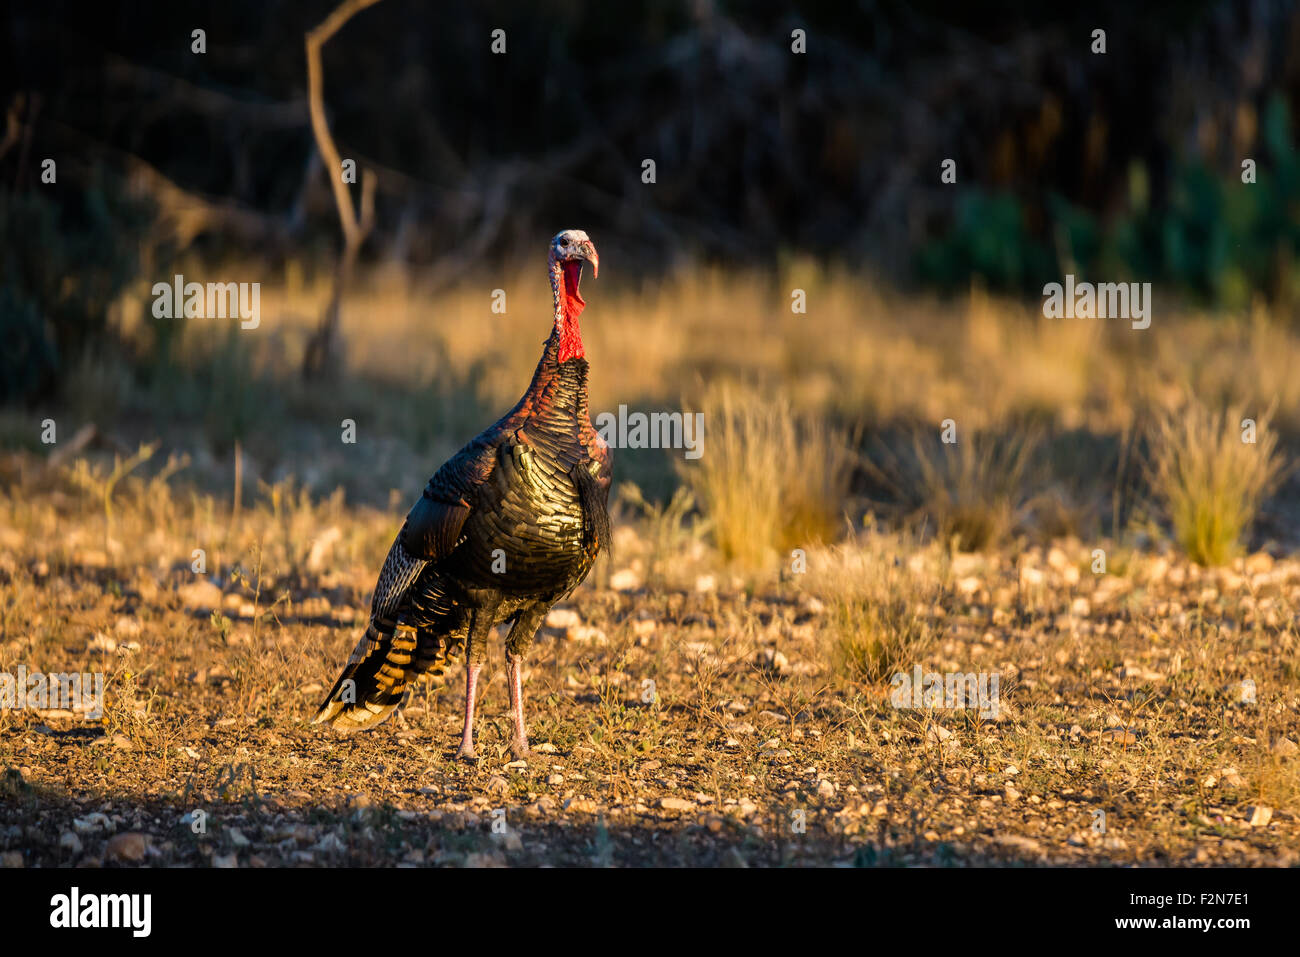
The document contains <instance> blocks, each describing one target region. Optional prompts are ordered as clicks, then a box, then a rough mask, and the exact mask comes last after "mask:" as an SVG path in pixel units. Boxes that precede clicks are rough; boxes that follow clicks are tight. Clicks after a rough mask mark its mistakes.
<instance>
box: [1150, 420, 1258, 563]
mask: <svg viewBox="0 0 1300 957" xmlns="http://www.w3.org/2000/svg"><path fill="white" fill-rule="evenodd" d="M1244 418H1245V416H1244V413H1243V407H1242V406H1234V407H1232V408H1229V409H1226V410H1221V411H1219V412H1211V411H1210V410H1209V409H1208V408H1206V406H1205V405H1204V404H1203V403H1201V402H1199V401H1197V400H1195V399H1191V400H1189V401H1188V402H1187V403H1186V404H1185V405H1184V406H1183V408H1182V409H1180V410H1166V411H1163V412H1161V413H1158V414H1157V415H1156V416H1155V418H1154V424H1153V425H1152V427H1151V429H1150V433H1149V442H1150V446H1151V451H1150V461H1149V462H1148V467H1147V471H1148V478H1149V481H1150V483H1151V488H1152V490H1153V491H1154V492H1155V494H1156V496H1157V497H1158V498H1159V499H1160V501H1161V503H1162V504H1163V506H1164V508H1165V511H1166V512H1167V514H1168V516H1169V521H1170V523H1171V524H1172V526H1173V532H1174V538H1175V539H1176V540H1177V542H1178V544H1179V546H1180V547H1181V548H1182V549H1183V551H1184V552H1185V553H1186V554H1187V557H1188V558H1190V559H1191V560H1192V561H1194V562H1197V563H1199V564H1201V565H1223V564H1226V563H1227V562H1229V561H1230V560H1231V559H1232V558H1234V557H1235V556H1236V555H1237V554H1238V553H1239V551H1240V550H1241V541H1242V538H1243V536H1244V535H1245V533H1246V532H1247V530H1248V529H1249V527H1250V525H1251V523H1252V522H1253V521H1254V519H1255V516H1256V514H1257V513H1258V512H1259V507H1260V505H1261V504H1262V503H1263V501H1264V499H1265V498H1267V497H1268V495H1269V494H1270V493H1271V492H1272V491H1273V489H1274V488H1275V487H1276V485H1277V482H1278V480H1279V479H1280V478H1281V473H1282V463H1281V459H1280V456H1279V454H1278V449H1277V433H1276V432H1275V431H1274V430H1273V429H1272V428H1270V425H1271V421H1272V410H1271V409H1270V410H1269V411H1268V412H1266V413H1265V414H1264V415H1263V416H1262V417H1261V418H1260V419H1259V420H1258V421H1257V422H1256V427H1255V437H1256V440H1255V442H1254V443H1250V442H1247V441H1245V440H1244V438H1243V433H1244V427H1243V426H1242V421H1243V419H1244Z"/></svg>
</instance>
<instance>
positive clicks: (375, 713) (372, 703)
mask: <svg viewBox="0 0 1300 957" xmlns="http://www.w3.org/2000/svg"><path fill="white" fill-rule="evenodd" d="M458 650H459V649H458V647H457V645H456V644H455V643H453V642H448V641H443V640H440V639H438V638H437V637H436V636H434V635H433V634H432V633H430V632H427V631H416V629H414V628H412V627H410V626H408V625H400V626H396V627H394V626H392V625H386V623H384V622H380V621H376V620H372V621H371V622H370V625H369V626H368V627H367V628H366V632H365V634H364V635H363V636H362V638H361V641H360V642H358V643H357V647H356V649H355V650H354V651H353V652H352V656H351V657H350V658H349V659H348V663H347V666H346V667H344V669H343V673H342V674H341V675H339V678H338V680H337V681H336V682H334V687H333V688H331V689H330V693H329V694H328V695H327V696H326V698H325V701H324V702H322V704H321V706H320V708H319V709H318V710H317V712H316V716H315V717H314V718H313V719H312V724H329V725H332V726H333V727H334V728H336V729H337V730H340V731H361V730H364V729H367V728H373V727H374V726H376V725H378V724H382V723H383V722H384V721H386V720H387V719H388V717H389V716H390V715H391V714H392V713H393V711H394V710H396V709H397V708H398V707H399V706H400V705H401V704H402V702H403V701H404V700H405V698H406V693H407V689H408V688H409V686H410V683H411V681H412V680H413V679H415V678H416V677H417V676H419V675H421V674H424V673H426V672H427V673H429V674H430V675H432V677H433V678H434V679H435V684H437V685H441V684H442V683H443V682H444V681H445V675H446V671H447V666H448V664H449V663H450V661H451V660H452V659H454V658H455V657H456V652H457V651H458Z"/></svg>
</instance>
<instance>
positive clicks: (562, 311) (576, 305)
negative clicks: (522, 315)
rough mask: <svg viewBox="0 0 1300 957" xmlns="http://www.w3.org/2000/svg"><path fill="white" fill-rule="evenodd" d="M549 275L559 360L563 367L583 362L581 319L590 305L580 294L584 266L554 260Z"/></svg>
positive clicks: (584, 353)
mask: <svg viewBox="0 0 1300 957" xmlns="http://www.w3.org/2000/svg"><path fill="white" fill-rule="evenodd" d="M550 272H551V297H552V299H553V300H554V302H555V329H554V335H555V337H556V339H557V341H558V343H559V353H558V359H559V361H560V362H561V363H565V362H568V361H569V360H570V359H581V358H583V357H584V356H585V355H586V352H585V350H584V349H583V347H582V330H581V328H579V326H578V317H579V316H580V315H582V310H583V309H584V308H585V307H586V305H587V303H586V302H585V301H584V300H583V298H582V294H581V293H580V292H578V280H579V279H580V278H581V277H582V263H581V262H580V261H578V260H570V261H568V262H556V261H555V260H552V261H551V264H550Z"/></svg>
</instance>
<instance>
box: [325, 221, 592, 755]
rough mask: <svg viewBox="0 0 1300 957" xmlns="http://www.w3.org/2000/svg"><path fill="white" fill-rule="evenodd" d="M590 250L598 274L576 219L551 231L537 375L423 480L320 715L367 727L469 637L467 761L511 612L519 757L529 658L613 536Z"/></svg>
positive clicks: (346, 726) (440, 668)
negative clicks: (496, 643) (584, 290)
mask: <svg viewBox="0 0 1300 957" xmlns="http://www.w3.org/2000/svg"><path fill="white" fill-rule="evenodd" d="M584 261H585V262H589V263H591V268H592V274H593V275H595V274H596V273H597V272H598V271H599V264H600V260H599V257H598V256H597V255H596V248H595V246H593V245H592V243H591V240H590V239H588V238H587V234H586V233H584V232H583V231H582V230H580V229H566V230H564V231H563V232H561V233H560V234H559V235H557V236H556V237H555V238H554V239H553V240H552V241H551V247H550V254H549V256H548V265H549V270H550V277H551V293H552V295H553V296H554V300H555V324H554V328H553V329H552V330H551V335H550V337H549V338H548V339H547V340H546V342H545V344H544V346H543V348H542V358H541V361H539V362H538V363H537V371H536V372H534V373H533V381H532V383H531V384H530V385H529V386H528V390H527V391H526V392H525V393H524V394H523V397H522V398H521V399H520V400H519V402H518V403H517V404H516V405H515V407H514V408H513V409H511V410H510V411H509V412H507V413H506V414H505V416H504V417H502V419H501V420H500V421H499V422H497V423H496V424H495V425H493V426H492V427H491V428H489V429H488V430H487V431H486V432H483V433H481V434H480V435H479V436H478V437H477V438H475V439H473V440H472V441H471V442H470V443H469V444H468V445H466V446H465V447H464V448H463V449H461V450H460V452H458V453H457V454H456V455H455V456H454V457H453V458H451V459H450V460H449V461H448V462H447V463H446V464H445V465H443V466H442V468H440V469H438V471H437V473H436V474H435V475H434V476H433V478H431V479H430V480H429V484H428V485H427V486H425V489H424V494H423V495H422V496H421V497H420V500H419V501H418V502H416V503H415V507H414V508H412V509H411V511H410V513H409V514H408V515H407V516H406V522H405V524H403V525H402V529H401V531H400V532H398V534H397V539H396V540H395V541H394V542H393V545H392V547H391V548H390V549H389V552H388V558H387V559H386V560H385V561H384V567H383V570H382V571H381V572H380V573H379V581H378V582H377V583H376V585H375V595H374V599H373V600H372V602H371V609H370V623H369V626H368V627H367V628H366V633H365V635H364V636H363V637H362V639H361V641H360V643H359V644H358V645H357V647H356V650H354V651H353V652H352V656H351V657H350V658H349V659H348V663H347V665H346V666H345V667H344V669H343V673H342V674H341V675H340V676H339V679H338V681H336V682H335V683H334V687H333V689H332V690H331V691H330V693H329V695H328V697H326V699H325V701H324V703H323V704H322V705H321V707H320V710H319V711H318V712H317V714H316V717H315V719H314V723H319V722H328V723H330V724H332V725H333V726H334V727H335V728H339V729H343V730H358V729H362V728H370V727H374V726H375V725H377V724H379V723H380V722H382V721H384V720H385V719H386V718H387V717H388V716H389V715H390V714H391V713H392V712H393V710H394V709H395V708H397V707H398V706H399V705H400V704H401V703H402V701H403V698H404V697H405V694H406V690H407V687H408V685H409V684H410V683H411V681H412V679H414V678H415V677H416V676H417V675H419V674H422V673H425V672H433V673H434V674H435V675H436V676H438V677H441V676H442V675H443V674H444V672H445V670H446V665H447V663H448V662H449V661H450V660H452V659H453V658H454V657H456V656H457V654H458V652H459V651H460V650H461V648H462V646H463V649H464V656H465V664H466V667H465V730H464V733H463V734H462V736H461V743H460V750H459V751H458V752H457V757H459V758H466V759H473V758H474V756H475V755H474V700H475V693H476V690H477V686H478V677H479V672H480V671H482V669H483V662H484V659H485V657H486V652H487V648H486V642H487V640H488V636H489V635H490V634H491V631H492V629H493V628H494V627H495V626H496V625H498V624H502V623H504V622H506V621H510V620H513V624H512V625H511V627H510V632H509V634H508V635H507V637H506V665H507V676H508V681H509V689H510V708H511V711H512V713H513V718H514V734H513V738H512V740H511V744H510V750H511V753H512V754H513V755H514V756H515V758H517V759H522V758H525V757H527V755H528V736H527V732H526V730H525V725H524V708H523V689H522V676H521V673H522V670H523V660H524V655H525V654H526V653H527V651H528V647H529V645H530V644H531V643H532V640H533V636H534V635H535V634H536V633H537V629H538V627H539V626H540V625H541V623H542V620H543V619H544V618H545V616H546V613H547V612H548V611H549V610H550V608H551V606H552V605H554V604H555V603H556V602H557V601H559V600H560V599H561V598H564V597H565V596H567V595H568V594H569V593H570V592H571V591H573V589H574V588H576V587H577V586H578V584H579V583H580V582H582V580H583V579H584V578H586V576H587V572H589V571H590V570H591V565H592V562H593V561H594V560H595V558H596V554H597V552H599V551H600V549H601V548H604V547H606V545H607V543H608V542H609V534H610V533H609V516H608V513H607V511H606V503H607V501H608V498H609V485H610V478H611V476H612V471H611V463H610V453H609V449H608V447H607V446H606V444H605V442H604V441H603V440H602V439H601V438H600V436H599V435H598V434H597V433H596V431H595V429H594V428H592V425H591V419H590V418H589V416H588V412H587V360H586V358H585V357H584V354H583V347H582V334H581V332H580V330H579V328H578V316H579V315H580V314H581V312H582V310H583V307H584V306H585V305H586V303H585V302H584V301H583V298H582V296H581V294H580V293H579V291H578V283H579V281H580V279H581V277H582V264H583V262H584Z"/></svg>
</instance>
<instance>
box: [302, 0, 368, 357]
mask: <svg viewBox="0 0 1300 957" xmlns="http://www.w3.org/2000/svg"><path fill="white" fill-rule="evenodd" d="M378 2H379V0H345V2H344V3H341V4H339V6H338V7H336V8H335V10H334V12H333V13H331V14H330V15H329V16H328V17H326V18H325V20H324V21H323V22H322V23H321V24H320V25H319V26H317V27H315V28H314V29H312V30H309V31H308V32H307V38H306V43H307V96H308V104H309V106H310V109H311V129H312V133H313V134H314V135H315V137H316V147H317V149H319V150H320V154H321V158H322V159H323V160H324V162H325V172H326V175H327V176H328V177H329V181H330V187H331V189H333V191H334V204H335V205H336V206H337V207H338V211H339V225H340V226H342V228H343V256H342V258H341V259H340V260H339V266H338V269H337V270H336V272H335V274H334V288H333V290H332V291H331V293H330V301H329V304H328V305H327V306H326V307H325V315H324V316H322V317H321V322H320V325H319V326H318V327H317V329H316V332H315V333H313V335H312V337H311V340H310V341H309V342H308V343H307V350H306V352H305V354H304V355H303V365H302V371H303V376H304V377H306V378H318V377H320V376H321V375H323V374H324V373H325V372H326V371H327V370H328V369H330V367H332V366H333V365H334V364H335V363H336V362H337V359H338V338H339V304H340V302H341V300H342V298H343V290H344V288H345V287H346V286H347V284H348V280H349V279H351V277H352V270H353V267H354V266H355V265H356V261H357V255H358V253H360V251H361V244H362V243H364V242H365V241H366V236H368V235H369V234H370V230H371V227H373V226H374V221H375V174H374V173H373V172H372V171H371V170H369V169H366V170H363V171H362V174H361V213H360V215H358V214H357V210H356V207H355V206H354V205H353V203H352V194H351V192H349V191H348V186H347V184H346V183H345V182H343V176H342V169H343V161H342V159H341V158H340V156H339V151H338V147H336V146H335V145H334V137H333V136H331V135H330V130H329V124H328V123H327V122H326V120H325V77H324V74H323V73H322V70H321V59H320V51H321V47H323V46H324V45H325V43H326V41H328V40H329V38H330V37H332V36H334V34H335V33H337V32H338V31H339V29H340V28H341V27H342V26H343V24H345V23H347V22H348V20H350V19H351V18H352V17H353V16H354V15H355V14H357V13H359V12H360V11H362V10H364V9H365V8H366V7H370V6H374V5H375V4H376V3H378Z"/></svg>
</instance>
